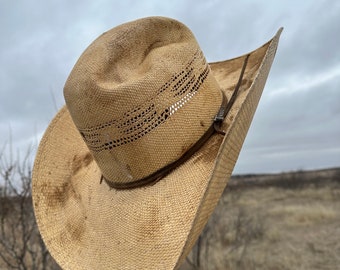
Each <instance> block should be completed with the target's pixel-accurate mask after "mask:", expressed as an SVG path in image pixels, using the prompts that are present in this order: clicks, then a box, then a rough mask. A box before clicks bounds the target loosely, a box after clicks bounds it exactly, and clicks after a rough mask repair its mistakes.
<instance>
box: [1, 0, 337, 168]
mask: <svg viewBox="0 0 340 270" xmlns="http://www.w3.org/2000/svg"><path fill="white" fill-rule="evenodd" d="M151 15H161V16H167V17H172V18H175V19H178V20H180V21H181V22H183V23H184V24H186V25H187V26H188V27H189V28H190V29H191V30H192V31H193V33H194V35H195V36H196V38H197V40H198V42H199V44H200V46H201V48H202V50H203V52H204V54H205V56H206V58H207V60H208V61H209V62H212V61H220V60H225V59H228V58H233V57H236V56H239V55H241V54H244V53H247V52H249V51H251V50H253V49H256V48H257V47H259V46H261V45H262V44H263V43H265V42H266V41H268V40H269V39H270V38H271V37H272V36H273V35H274V34H275V33H276V31H277V30H278V29H279V27H281V26H283V27H284V31H283V33H282V35H281V40H280V44H279V49H278V52H277V55H276V58H275V60H274V63H273V66H272V70H271V72H270V74H269V78H268V81H267V84H266V87H265V89H264V92H263V95H262V99H261V101H260V104H259V106H258V110H257V112H256V114H255V117H254V120H253V123H252V126H251V128H250V130H249V133H248V136H247V138H246V141H245V144H244V147H243V149H242V152H241V155H240V157H239V160H238V162H237V165H236V168H235V170H234V173H235V174H240V173H262V172H266V173H268V172H281V171H290V170H300V169H315V168H327V167H333V166H340V89H339V88H340V1H336V0H334V1H330V0H329V1H321V0H315V1H312V0H310V1H296V0H294V1H274V0H273V1H268V0H262V1H255V0H254V1H250V0H248V1H241V0H238V1H227V0H211V1H209V0H204V1H200V0H190V1H184V0H171V1H159V0H154V1H151V0H150V1H127V0H124V1H106V0H96V1H90V0H87V1H84V0H82V1H80V0H79V1H73V0H64V1H61V0H48V1H33V0H16V1H9V0H7V1H6V0H0V34H1V36H0V150H1V149H3V147H4V146H5V145H8V143H9V138H10V137H11V138H12V145H13V148H14V150H15V151H17V150H16V149H19V150H20V152H23V151H24V150H26V149H27V148H28V146H29V145H33V146H34V147H35V148H36V146H37V144H38V142H39V140H40V138H41V136H42V134H43V132H44V130H45V129H46V127H47V125H48V124H49V122H50V121H51V119H52V118H53V116H54V115H55V113H56V112H57V110H58V109H59V108H61V106H62V105H63V104H64V98H63V94H62V93H63V86H64V83H65V80H66V78H67V76H68V74H69V73H70V71H71V69H72V67H73V65H74V63H75V62H76V60H77V59H78V57H79V56H80V54H81V53H82V52H83V51H84V49H85V48H86V47H87V46H88V45H89V44H90V43H91V42H92V41H93V40H94V39H95V38H97V37H98V36H99V35H100V34H101V33H102V32H104V31H107V30H108V29H110V28H112V27H114V26H116V25H119V24H121V23H124V22H127V21H131V20H134V19H137V18H141V17H146V16H151ZM7 149H8V148H7ZM2 151H5V150H2ZM5 152H6V151H5Z"/></svg>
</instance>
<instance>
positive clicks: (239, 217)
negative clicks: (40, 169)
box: [0, 168, 340, 270]
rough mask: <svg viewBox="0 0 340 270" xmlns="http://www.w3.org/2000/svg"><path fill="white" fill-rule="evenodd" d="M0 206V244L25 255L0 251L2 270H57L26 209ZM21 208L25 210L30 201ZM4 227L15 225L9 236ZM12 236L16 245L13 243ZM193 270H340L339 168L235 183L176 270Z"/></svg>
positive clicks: (8, 229)
mask: <svg viewBox="0 0 340 270" xmlns="http://www.w3.org/2000/svg"><path fill="white" fill-rule="evenodd" d="M0 184H1V183H0ZM1 199H2V200H1V205H0V217H1V221H2V223H1V224H2V226H4V228H5V229H4V230H2V233H5V232H7V235H4V234H3V235H0V240H1V241H0V244H1V243H7V248H8V247H9V248H13V249H15V251H16V253H17V254H19V255H20V254H24V253H23V252H21V251H22V250H20V249H22V248H25V249H26V250H25V252H26V253H25V254H26V255H24V256H23V257H22V258H21V259H22V262H21V264H22V265H21V266H20V262H18V261H15V260H13V259H11V252H9V251H8V250H5V248H6V246H4V245H0V255H2V256H0V269H14V267H9V266H8V264H6V262H5V261H4V258H5V259H7V260H8V261H9V262H11V263H12V265H13V266H15V265H19V267H18V268H15V269H58V266H57V265H56V264H55V263H54V262H53V260H52V259H51V258H50V257H49V256H48V253H47V250H45V249H44V246H43V245H42V243H41V242H40V239H39V234H38V232H37V230H36V225H35V223H34V219H33V215H32V212H31V211H32V209H31V207H30V206H28V207H25V208H24V209H26V210H25V211H26V212H27V213H26V212H25V215H26V217H30V219H31V220H27V219H28V218H27V219H25V218H24V216H22V215H21V216H20V214H18V213H20V212H18V211H20V209H23V208H22V207H21V206H20V203H19V201H20V200H18V199H16V201H17V202H16V206H13V204H12V202H11V203H10V204H9V202H8V200H7V203H6V204H7V206H8V205H10V206H11V207H12V208H11V209H10V211H9V209H8V207H7V208H6V207H5V203H4V202H6V200H4V199H3V198H1ZM24 204H25V205H27V204H30V197H28V198H26V199H25V201H24ZM6 209H7V210H6ZM4 214H5V215H4ZM6 220H7V222H12V223H13V224H19V223H20V224H19V225H18V226H17V227H16V228H15V229H13V228H14V226H13V224H12V225H10V226H9V224H6V223H5V222H6ZM24 220H26V222H28V223H27V224H23V223H22V221H24ZM21 229H25V230H26V231H27V233H31V236H29V237H28V241H26V244H25V245H23V244H22V243H23V241H24V240H25V237H24V235H25V234H26V233H25V234H23V233H21V232H20V230H21ZM0 231H1V230H0ZM14 234H15V235H16V239H14V238H13V237H11V235H14ZM6 241H7V242H6ZM11 241H12V242H11ZM13 241H14V243H13ZM32 263H34V264H35V266H32ZM42 264H44V265H45V266H44V267H42ZM192 269H207V270H214V269H233V270H234V269H235V270H240V269H247V270H252V269H261V270H284V269H287V270H288V269H289V270H291V269H293V270H294V269H299V270H313V269H315V270H316V269H317V270H321V269H329V270H336V269H340V168H339V169H328V170H319V171H306V172H303V171H299V172H292V173H283V174H275V175H274V174H273V175H243V176H233V177H232V179H231V180H230V182H229V184H228V187H227V189H226V190H225V192H224V194H223V196H222V198H221V200H220V202H219V204H218V206H217V208H216V210H215V212H214V213H213V215H212V217H211V219H210V220H209V222H208V224H207V226H206V228H205V230H204V231H203V233H202V235H201V237H200V238H199V240H198V242H197V244H196V246H195V247H194V249H193V251H192V252H191V253H190V255H189V257H188V259H187V260H186V262H185V263H184V264H183V265H182V267H181V268H180V270H192Z"/></svg>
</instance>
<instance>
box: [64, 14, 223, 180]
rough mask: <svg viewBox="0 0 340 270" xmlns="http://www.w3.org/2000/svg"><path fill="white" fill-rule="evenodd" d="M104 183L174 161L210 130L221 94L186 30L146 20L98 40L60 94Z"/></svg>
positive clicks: (159, 19)
mask: <svg viewBox="0 0 340 270" xmlns="http://www.w3.org/2000/svg"><path fill="white" fill-rule="evenodd" d="M64 96H65V101H66V104H67V107H68V110H69V111H70V114H71V116H72V119H73V121H74V123H75V125H76V127H77V128H78V130H79V131H80V133H81V135H82V137H83V139H84V141H85V143H86V144H87V146H88V148H89V150H90V151H91V153H92V155H93V157H94V158H95V160H96V162H97V164H98V166H99V168H100V169H101V171H102V174H103V176H104V177H105V179H106V180H108V181H110V182H113V183H129V182H135V181H138V179H141V178H144V177H147V176H148V175H150V174H152V173H154V172H155V171H157V170H159V169H160V168H162V167H164V166H166V165H167V164H170V163H171V162H173V161H175V160H177V159H178V158H179V157H180V156H181V155H183V153H185V152H186V151H187V150H188V149H189V148H190V146H191V145H193V144H194V143H195V142H196V141H197V140H198V139H199V138H200V137H201V136H202V135H203V134H204V133H205V131H206V130H207V129H208V128H209V126H210V125H211V122H212V120H213V117H214V116H215V115H216V112H217V111H218V109H219V106H220V104H221V99H222V97H221V91H220V89H219V85H218V83H217V82H216V80H215V78H214V77H213V76H212V75H211V73H210V67H209V65H208V64H207V62H206V60H205V58H204V56H203V54H202V52H201V50H200V48H199V46H198V44H197V42H196V40H195V38H194V36H193V34H192V33H191V31H190V30H189V29H188V28H187V27H186V26H184V25H183V24H181V23H180V22H178V21H175V20H172V19H168V18H162V17H151V18H145V19H141V20H137V21H134V22H130V23H127V24H123V25H120V26H118V27H116V28H113V29H112V30H110V31H108V32H106V33H104V34H103V35H101V36H100V37H99V38H98V39H97V40H95V41H94V42H93V43H92V44H91V45H90V46H89V47H88V48H87V49H86V50H85V52H84V53H83V54H82V56H81V57H80V59H79V60H78V62H77V63H76V65H75V66H74V68H73V70H72V72H71V74H70V76H69V78H68V80H67V82H66V84H65V87H64Z"/></svg>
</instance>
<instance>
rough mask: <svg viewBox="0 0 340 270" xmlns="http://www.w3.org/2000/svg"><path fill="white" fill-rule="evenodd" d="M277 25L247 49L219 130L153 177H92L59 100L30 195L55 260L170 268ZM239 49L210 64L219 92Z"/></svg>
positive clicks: (201, 217)
mask: <svg viewBox="0 0 340 270" xmlns="http://www.w3.org/2000/svg"><path fill="white" fill-rule="evenodd" d="M280 32H281V30H280V31H278V33H277V34H276V36H275V37H274V38H273V39H272V40H271V41H269V42H268V43H266V44H265V45H263V46H262V47H260V48H259V49H257V50H255V51H253V52H251V53H250V57H249V60H248V64H247V67H246V71H245V74H244V78H243V82H242V86H241V88H240V93H239V94H238V96H237V99H236V101H235V103H234V105H233V107H232V109H231V110H230V112H229V113H228V115H227V117H226V119H225V121H224V123H223V129H224V130H225V132H226V135H225V136H223V135H221V134H216V135H213V136H212V137H211V138H210V139H209V141H208V142H207V143H206V144H205V145H204V146H203V147H202V148H201V149H200V150H199V151H197V153H196V154H194V155H193V156H192V157H191V158H190V159H189V160H188V161H186V162H185V163H184V164H182V165H181V166H180V167H178V168H177V169H176V170H174V171H173V172H171V173H170V174H168V175H167V176H166V177H164V178H163V179H161V180H160V181H158V182H157V183H156V184H154V185H148V186H145V187H141V188H135V189H129V190H115V189H110V187H109V186H108V185H106V183H100V179H101V172H100V169H99V168H98V166H97V164H96V162H95V161H94V160H93V158H92V156H91V154H90V153H89V151H88V149H87V146H86V144H85V143H84V141H83V139H82V138H81V136H80V134H79V132H78V130H77V129H76V127H75V126H74V124H73V122H72V119H71V117H70V114H69V112H68V110H67V108H66V107H63V108H62V109H61V110H60V111H59V112H58V114H57V115H56V116H55V118H54V119H53V121H52V122H51V123H50V125H49V127H48V128H47V130H46V132H45V134H44V136H43V139H42V140H41V143H40V145H39V149H38V153H37V156H36V160H35V165H34V170H33V177H32V179H33V180H32V181H33V183H32V186H33V187H32V189H33V190H32V197H33V203H34V211H35V215H36V220H37V223H38V226H39V230H40V232H41V235H42V238H43V240H44V242H45V244H46V246H47V248H48V249H49V251H50V253H51V255H52V256H53V257H54V258H55V260H56V261H57V262H58V264H59V265H60V266H61V267H62V268H64V269H172V268H176V267H178V266H179V265H180V263H181V262H182V261H183V260H184V259H185V257H186V255H187V254H188V252H189V251H190V249H191V248H192V246H193V245H194V243H195V241H196V240H197V238H198V236H199V234H200V232H201V231H202V229H203V227H204V225H205V224H206V222H207V220H208V218H209V216H210V214H211V213H212V211H213V209H214V207H215V206H216V204H217V202H218V200H219V198H220V196H221V194H222V192H223V190H224V188H225V186H226V184H227V181H228V179H229V177H230V175H231V173H232V170H233V168H234V165H235V163H236V160H237V158H238V155H239V152H240V149H241V147H242V144H243V141H244V139H245V136H246V134H247V131H248V128H249V126H250V123H251V120H252V118H253V115H254V113H255V110H256V107H257V104H258V102H259V99H260V96H261V93H262V90H263V88H264V85H265V82H266V79H267V76H268V73H269V70H270V67H271V64H272V61H273V59H274V55H275V52H276V48H277V44H278V39H279V35H280ZM245 57H246V56H241V57H238V58H234V59H231V60H227V61H223V62H218V63H211V64H210V66H211V70H212V73H213V75H214V76H215V78H216V80H217V81H218V83H219V84H220V86H221V89H222V91H224V92H225V94H226V96H227V97H230V96H231V94H232V92H233V89H234V87H235V84H236V83H237V80H238V76H239V73H240V70H241V68H242V65H243V62H244V58H245ZM141 162H143V161H142V160H141Z"/></svg>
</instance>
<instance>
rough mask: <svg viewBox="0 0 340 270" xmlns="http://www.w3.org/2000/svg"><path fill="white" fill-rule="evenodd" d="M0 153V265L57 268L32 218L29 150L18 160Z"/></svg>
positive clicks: (14, 267) (1, 266) (6, 266)
mask: <svg viewBox="0 0 340 270" xmlns="http://www.w3.org/2000/svg"><path fill="white" fill-rule="evenodd" d="M4 150H5V148H4V149H3V150H2V152H1V153H0V268H1V269H3V268H4V267H5V268H6V269H23V270H24V269H37V270H39V269H60V268H59V267H58V266H57V264H56V263H55V262H54V260H53V259H52V258H51V256H50V255H49V252H48V251H47V249H46V247H45V245H44V243H43V241H42V240H41V237H40V234H39V231H38V229H37V225H36V222H35V218H34V213H33V206H32V196H31V173H32V170H31V165H30V164H31V163H30V160H29V154H30V151H27V154H26V156H25V157H24V158H23V160H21V161H20V158H18V159H17V160H16V161H13V160H12V155H9V157H10V158H9V159H6V157H5V155H4Z"/></svg>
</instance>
